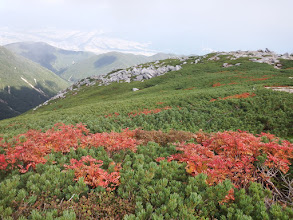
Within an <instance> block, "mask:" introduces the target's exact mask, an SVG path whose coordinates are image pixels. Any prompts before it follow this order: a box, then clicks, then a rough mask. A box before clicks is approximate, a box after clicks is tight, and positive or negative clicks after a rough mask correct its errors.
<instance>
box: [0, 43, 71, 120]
mask: <svg viewBox="0 0 293 220" xmlns="http://www.w3.org/2000/svg"><path fill="white" fill-rule="evenodd" d="M67 86H68V82H66V81H65V80H63V79H61V78H60V77H59V76H57V75H56V74H54V73H53V72H51V71H49V70H47V69H45V68H43V67H42V66H40V65H39V64H37V63H34V62H32V61H30V60H28V59H26V58H24V57H22V56H19V55H16V54H13V53H12V52H11V51H9V50H7V49H6V48H4V47H0V119H4V118H9V117H13V116H16V115H19V114H21V113H23V112H25V111H27V110H29V109H31V108H33V107H35V106H37V105H38V104H40V103H42V102H44V101H46V100H47V99H49V98H50V97H51V96H54V95H55V94H56V93H57V92H58V91H60V90H62V89H65V88H66V87H67Z"/></svg>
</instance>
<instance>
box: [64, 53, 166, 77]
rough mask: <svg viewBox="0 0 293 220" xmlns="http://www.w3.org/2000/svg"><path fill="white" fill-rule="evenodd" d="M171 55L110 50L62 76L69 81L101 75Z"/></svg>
mask: <svg viewBox="0 0 293 220" xmlns="http://www.w3.org/2000/svg"><path fill="white" fill-rule="evenodd" d="M168 57H170V55H169V54H163V53H159V54H156V55H153V56H149V57H148V56H143V55H134V54H126V53H118V52H109V53H105V54H100V55H96V56H93V57H91V58H89V59H86V60H83V61H80V62H78V63H76V64H74V65H72V66H70V67H69V68H68V69H67V70H66V71H64V72H63V73H62V74H61V76H62V77H63V78H64V79H66V80H69V81H73V82H74V81H77V80H80V79H83V78H86V77H89V76H95V75H101V74H106V73H108V72H111V71H112V70H114V69H123V68H127V67H130V66H134V65H137V64H141V63H147V62H151V61H155V60H162V59H166V58H168Z"/></svg>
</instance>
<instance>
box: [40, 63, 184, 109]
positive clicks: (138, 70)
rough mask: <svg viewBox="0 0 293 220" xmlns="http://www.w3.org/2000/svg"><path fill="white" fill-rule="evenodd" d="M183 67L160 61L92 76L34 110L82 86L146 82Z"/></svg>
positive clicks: (134, 89)
mask: <svg viewBox="0 0 293 220" xmlns="http://www.w3.org/2000/svg"><path fill="white" fill-rule="evenodd" d="M178 59H179V60H180V61H185V60H186V58H178ZM181 68H182V67H181V65H176V66H171V65H164V62H162V63H160V62H159V61H157V62H155V63H154V64H150V65H149V66H146V65H139V66H134V67H132V68H128V69H123V70H117V71H114V72H111V73H109V74H107V75H98V76H91V77H88V78H85V79H82V80H80V81H78V82H77V83H75V84H73V85H72V86H70V87H69V88H67V89H66V90H63V91H60V92H59V93H58V94H57V95H56V96H54V97H53V98H51V99H49V100H47V101H46V102H44V103H43V104H41V105H39V106H37V107H36V108H35V109H34V110H36V109H37V108H39V107H40V106H43V105H47V104H48V103H50V102H51V101H53V100H55V99H59V98H65V97H66V94H67V93H68V92H70V91H78V90H79V88H80V87H81V86H93V85H96V84H98V85H99V86H106V85H109V84H111V83H114V82H117V83H122V82H126V83H130V82H131V81H144V80H148V79H151V78H153V77H157V76H161V75H164V74H165V73H167V72H170V71H178V70H180V69H181ZM132 90H133V91H138V89H137V88H133V89H132Z"/></svg>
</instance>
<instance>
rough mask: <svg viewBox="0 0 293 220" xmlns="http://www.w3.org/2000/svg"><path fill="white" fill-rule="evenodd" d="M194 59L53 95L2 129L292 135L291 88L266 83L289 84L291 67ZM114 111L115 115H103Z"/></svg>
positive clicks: (10, 132)
mask: <svg viewBox="0 0 293 220" xmlns="http://www.w3.org/2000/svg"><path fill="white" fill-rule="evenodd" d="M193 60H194V58H191V59H190V60H189V61H187V62H188V63H187V64H185V65H183V66H182V67H183V68H182V69H181V70H180V71H176V72H170V73H167V74H166V75H164V76H160V77H156V78H153V79H150V80H146V81H145V82H132V83H114V84H111V85H109V86H102V87H99V86H91V87H86V86H85V87H82V88H81V89H80V91H79V92H78V93H77V94H75V93H76V92H75V91H73V92H72V93H71V94H68V95H67V98H65V99H62V100H57V101H56V100H55V101H53V102H52V103H50V104H49V105H48V106H44V107H41V108H40V109H38V110H37V111H30V112H29V113H27V114H26V115H23V116H20V117H17V118H13V119H10V120H6V121H5V120H4V121H2V123H1V126H0V134H1V133H2V134H7V135H9V136H12V135H15V134H19V133H22V132H25V131H26V130H28V129H48V128H51V127H52V126H53V125H54V124H55V123H57V122H64V123H67V124H76V123H79V122H82V123H84V124H86V125H87V126H88V128H89V129H90V130H91V131H92V132H103V131H111V130H115V131H120V130H121V129H122V128H126V127H129V128H130V129H134V128H137V127H142V128H144V129H147V130H152V129H155V130H159V129H161V130H164V131H167V130H170V129H176V130H186V131H197V130H199V129H203V130H204V131H208V132H210V131H223V130H237V129H241V130H247V131H249V132H252V133H260V132H271V133H273V134H275V135H277V136H281V137H284V138H292V136H293V128H292V124H293V97H292V94H290V93H285V92H276V91H272V90H269V89H266V88H264V86H272V85H274V86H276V85H282V86H286V85H287V86H290V85H291V86H292V85H293V80H292V79H289V77H292V76H293V70H292V69H282V70H277V69H274V68H273V67H272V66H270V65H267V64H259V63H252V62H250V61H247V59H245V58H242V59H238V60H234V61H230V60H229V62H231V63H237V62H241V63H242V64H241V65H240V66H235V67H229V68H222V67H221V66H222V64H223V62H228V61H227V60H225V58H222V59H221V60H220V61H217V62H215V61H206V60H207V59H205V60H203V61H202V63H199V64H196V65H195V64H190V62H191V61H193ZM165 63H166V64H168V63H170V64H174V65H175V64H179V63H182V62H180V61H178V60H165ZM219 84H220V86H217V85H219ZM132 88H139V89H140V91H136V92H133V91H132ZM242 93H250V94H253V93H254V94H255V96H253V97H249V98H242V99H237V98H231V99H226V100H217V101H213V102H211V100H212V99H217V98H218V97H222V98H224V97H227V96H231V95H235V94H242ZM165 106H170V107H172V108H171V109H169V110H165V111H162V112H160V113H158V114H148V115H145V114H140V115H138V116H136V117H133V118H132V117H129V115H128V113H130V112H135V111H137V112H138V111H141V110H144V109H156V108H163V107H165ZM178 106H179V108H178ZM114 112H117V113H119V115H118V116H117V115H116V116H115V117H104V116H105V115H109V114H113V113H114ZM11 124H12V125H13V126H12V127H11ZM9 125H10V126H9Z"/></svg>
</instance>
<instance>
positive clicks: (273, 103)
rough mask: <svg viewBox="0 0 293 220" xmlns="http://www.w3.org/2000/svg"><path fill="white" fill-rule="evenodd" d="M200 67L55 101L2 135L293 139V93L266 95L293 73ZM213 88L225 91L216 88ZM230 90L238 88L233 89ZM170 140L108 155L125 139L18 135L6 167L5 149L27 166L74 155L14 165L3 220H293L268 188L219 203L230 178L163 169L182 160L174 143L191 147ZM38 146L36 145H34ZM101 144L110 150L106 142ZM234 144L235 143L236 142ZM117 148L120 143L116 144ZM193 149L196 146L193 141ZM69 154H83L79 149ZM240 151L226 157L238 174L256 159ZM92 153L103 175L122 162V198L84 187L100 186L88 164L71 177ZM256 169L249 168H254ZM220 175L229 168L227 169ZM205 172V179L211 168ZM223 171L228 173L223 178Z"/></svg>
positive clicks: (4, 191)
mask: <svg viewBox="0 0 293 220" xmlns="http://www.w3.org/2000/svg"><path fill="white" fill-rule="evenodd" d="M193 60H194V58H193V59H191V60H189V61H188V63H187V64H185V65H183V68H182V69H181V70H180V71H177V72H170V73H167V74H166V75H164V76H161V77H157V78H153V79H151V80H147V81H145V82H133V83H129V84H127V83H120V84H118V83H116V84H112V85H109V86H104V87H98V86H93V87H84V88H82V89H81V90H80V91H79V92H78V94H76V95H74V94H75V91H73V93H72V94H71V95H68V97H67V98H65V99H63V100H58V101H54V102H53V103H51V105H48V106H44V107H42V108H40V109H38V110H37V111H36V112H28V113H26V114H24V115H21V116H19V117H16V118H12V119H8V120H4V121H1V123H0V134H4V136H6V137H10V136H13V135H15V134H18V133H22V132H25V131H26V130H28V129H43V130H47V129H49V128H51V127H52V125H53V124H54V123H56V122H65V123H67V124H69V123H70V124H76V123H79V122H83V123H85V124H87V125H88V127H89V128H90V130H91V132H101V131H103V132H104V131H111V130H117V131H119V130H120V129H121V128H125V127H130V128H131V129H133V128H137V127H142V128H144V129H148V130H151V129H156V130H159V129H161V130H169V129H172V128H175V129H178V130H187V131H195V130H199V129H203V130H205V131H219V130H228V129H232V130H237V129H242V130H249V131H251V132H253V133H259V132H261V131H266V132H272V133H275V134H277V135H279V136H282V137H286V138H290V136H291V137H292V131H293V129H292V124H293V121H292V119H293V94H289V93H285V92H274V91H271V90H268V89H265V88H263V86H264V85H292V84H293V83H292V81H290V80H288V77H291V76H293V70H292V69H288V70H276V69H274V68H273V67H271V66H269V65H266V64H257V63H251V62H248V61H247V60H246V59H241V60H236V61H235V63H236V62H241V63H242V65H241V66H238V67H230V68H228V69H224V68H222V67H221V65H222V63H223V62H230V61H227V60H224V59H222V60H220V61H219V62H208V63H207V62H205V61H204V62H203V63H200V64H197V65H194V64H190V62H191V61H193ZM231 62H234V61H231ZM165 63H170V64H173V65H174V64H178V63H179V61H178V60H168V61H165ZM257 79H262V80H257ZM252 80H254V81H252ZM255 80H257V81H255ZM216 83H221V84H225V85H222V86H218V87H213V85H214V84H216ZM229 83H237V84H230V85H229ZM133 87H137V88H139V89H140V91H136V92H132V90H131V89H132V88H133ZM244 92H249V93H255V96H254V97H250V98H246V99H227V100H217V101H214V102H210V100H211V99H216V98H218V97H227V96H230V95H235V94H241V93H244ZM55 102H56V103H55ZM166 106H171V107H172V109H169V110H165V111H161V112H159V113H156V114H150V115H144V114H142V115H138V116H135V117H129V115H128V113H130V112H138V111H140V110H142V109H145V108H149V109H155V108H162V107H166ZM178 106H180V108H178ZM114 112H118V113H119V116H112V117H105V115H109V113H112V114H113V113H114ZM57 130H58V129H57ZM51 131H52V130H51ZM55 131H56V130H55ZM147 133H149V134H147ZM151 133H153V135H151ZM171 133H172V132H171ZM171 133H170V134H169V135H168V136H166V134H165V135H164V134H162V133H161V134H160V132H156V131H153V132H144V131H140V136H138V137H140V138H141V140H143V141H144V143H142V144H140V145H139V146H138V147H137V151H136V152H135V153H134V152H131V151H118V152H116V153H114V152H112V153H111V152H109V149H110V148H111V147H113V146H119V147H120V146H122V145H120V144H121V143H120V141H121V138H122V136H119V135H117V134H115V135H116V136H114V137H110V136H107V135H108V134H102V135H101V136H100V134H98V135H99V137H97V138H96V139H95V142H91V143H88V142H89V139H88V138H89V137H91V136H90V135H88V136H85V139H82V140H86V141H85V142H84V141H81V139H80V137H79V136H80V133H79V132H76V131H75V132H73V131H71V129H68V128H66V129H64V130H63V131H62V132H60V131H59V130H58V131H56V134H55V133H53V134H51V135H50V134H49V133H47V134H49V135H47V134H46V135H44V136H42V135H43V134H42V135H40V134H39V133H38V132H33V131H31V132H30V134H29V135H28V136H26V137H27V138H26V137H25V136H22V137H19V139H16V140H15V141H16V142H15V141H7V142H5V141H6V140H7V138H4V140H2V142H1V143H3V144H4V145H5V146H6V144H5V143H7V146H8V147H7V148H2V149H1V148H0V156H2V158H1V157H0V159H2V161H1V160H0V162H2V164H3V155H1V154H5V150H6V149H8V150H12V152H15V154H19V152H23V153H22V154H21V155H25V154H26V157H25V156H21V157H20V158H21V159H22V158H25V159H26V160H27V161H30V160H31V158H32V159H34V158H38V155H41V153H42V152H43V153H44V151H46V148H49V149H50V147H53V146H55V147H56V149H58V148H63V147H64V146H66V147H71V149H70V152H67V151H65V152H64V153H61V152H56V151H54V150H53V151H50V152H48V154H47V155H46V157H45V158H46V159H47V160H48V161H47V162H46V163H45V164H38V165H36V168H35V169H34V168H32V167H30V168H29V170H28V172H26V173H25V174H23V173H19V171H18V169H19V167H18V166H15V167H14V168H13V170H9V166H8V169H6V170H0V192H1V193H0V216H1V217H3V219H4V217H11V218H14V219H17V218H18V217H20V216H21V218H19V219H27V218H28V219H45V218H46V219H55V218H57V217H61V218H62V219H127V220H130V219H292V217H293V211H292V205H291V206H289V205H288V206H287V207H284V206H283V207H282V206H280V205H277V203H278V202H277V201H278V200H277V201H276V199H275V198H273V199H271V198H272V197H271V196H270V192H269V191H268V190H264V189H263V186H261V185H260V184H256V183H251V182H250V183H249V184H248V185H249V186H248V185H246V186H245V187H246V188H245V189H244V188H240V189H237V188H235V189H234V197H235V200H229V201H228V202H224V203H223V204H222V200H223V199H224V198H225V196H226V195H227V194H228V191H229V190H230V188H231V187H232V184H231V182H229V180H228V181H227V180H225V181H223V182H222V183H220V184H213V185H208V184H207V180H208V179H206V176H205V175H202V174H200V175H197V171H196V170H193V171H194V172H195V176H194V177H193V176H191V175H190V174H191V173H190V168H192V167H191V166H189V164H188V165H187V164H186V163H185V162H183V163H182V162H176V161H172V162H167V161H166V160H162V161H160V162H157V158H158V157H168V158H169V156H170V155H174V154H176V153H179V152H178V151H177V150H176V148H175V146H174V144H173V143H174V138H175V140H180V139H183V140H189V138H190V136H188V135H187V137H185V138H184V132H180V131H179V132H173V135H172V134H171ZM174 133H175V134H176V135H174ZM36 134H38V135H36ZM35 135H36V136H35ZM112 135H113V133H112ZM124 135H125V134H124ZM185 135H186V133H185ZM82 136H83V135H82ZM164 136H165V137H166V139H164ZM0 137H1V135H0ZM101 137H104V138H101ZM188 137H189V138H188ZM34 138H35V139H36V142H31V140H33V139H34ZM100 138H101V139H100ZM152 138H154V139H152ZM177 138H178V139H177ZM230 138H233V139H230ZM235 138H236V137H235ZM104 139H105V140H106V141H107V142H103V140H104ZM122 139H123V138H122ZM199 139H200V136H199ZM228 139H229V143H230V144H228V146H230V145H232V144H233V143H236V146H237V144H238V143H239V142H236V139H237V138H236V139H234V137H233V136H232V137H229V136H228ZM105 140H104V141H105ZM153 140H157V141H156V142H157V143H154V142H153ZM231 140H233V142H232V144H231V142H230V141H231ZM247 140H249V139H247ZM72 141H73V142H72ZM117 141H118V143H120V144H117ZM226 141H227V140H226ZM234 141H235V142H234ZM188 142H189V143H190V142H191V143H193V142H195V141H194V140H189V141H188ZM246 142H247V143H246ZM263 142H267V139H263ZM82 143H83V144H87V143H88V145H86V147H84V146H85V145H83V144H82ZM93 143H96V144H101V143H102V146H103V147H92V146H91V145H92V144H93ZM108 143H110V144H108ZM195 143H196V142H195ZM217 143H218V144H219V145H224V146H223V148H226V146H225V144H226V143H227V142H223V143H221V139H217ZM240 143H244V142H240ZM254 144H255V143H254V141H251V142H250V141H245V144H244V145H245V148H244V149H243V145H242V144H241V146H240V145H239V146H238V149H239V150H240V152H241V151H245V149H246V147H247V145H254ZM262 144H264V143H262ZM268 144H269V143H268ZM63 145H64V146H63ZM108 145H109V146H110V147H109V146H108ZM124 145H125V146H127V147H129V146H131V142H130V141H129V140H127V142H124ZM14 146H17V150H16V151H14ZM72 146H78V147H77V149H76V150H75V149H74V148H73V147H72ZM195 146H196V147H195V148H194V149H197V148H198V149H199V153H195V152H194V151H192V152H191V153H192V154H191V157H193V156H194V157H195V158H197V157H196V156H199V155H200V154H201V152H202V151H201V150H200V149H201V147H200V146H201V145H200V146H198V145H195ZM268 146H271V145H270V144H269V145H268ZM66 147H65V148H64V149H66ZM273 148H274V149H276V146H275V145H274V146H273ZM19 149H20V150H19ZM233 149H234V146H233V148H232V150H230V152H229V150H228V152H229V154H228V155H231V158H234V157H235V158H236V160H235V162H237V163H236V164H237V166H236V164H235V167H236V168H237V167H239V164H241V162H242V161H239V160H241V159H242V156H244V155H246V157H243V158H244V159H247V158H248V157H247V155H249V156H250V155H251V153H250V151H248V152H245V153H240V152H239V151H237V152H236V155H234V154H235V152H234V151H235V150H233ZM260 151H261V150H260ZM233 152H234V153H233ZM278 152H279V151H277V153H278ZM187 153H188V152H187ZM6 154H7V153H6ZM220 154H221V153H220ZM220 154H216V153H215V158H217V159H216V161H215V162H216V164H218V165H219V163H222V162H226V159H227V158H224V160H223V161H221V160H219V158H218V157H219V156H220ZM89 155H90V156H91V157H93V158H95V159H96V160H101V161H103V165H102V166H101V168H102V169H103V170H104V171H107V172H111V173H112V172H113V171H114V170H115V168H114V165H113V162H114V164H115V163H116V164H117V163H118V164H119V163H121V167H122V168H121V169H120V170H119V176H120V178H119V181H120V183H119V186H118V187H117V188H116V189H115V190H113V191H106V190H105V189H103V188H101V187H97V188H93V187H92V186H89V185H88V184H90V183H91V182H87V183H85V182H84V181H85V179H89V178H91V176H93V175H95V176H94V177H95V178H93V180H97V179H99V178H101V176H100V172H101V170H98V169H96V168H94V166H95V165H93V164H91V163H90V166H87V169H88V170H89V172H85V173H84V172H83V174H81V173H80V172H76V173H74V171H73V170H68V169H67V168H65V166H64V165H69V164H72V163H73V162H74V161H75V160H80V159H82V158H83V157H84V156H87V157H88V156H89ZM204 155H205V154H204ZM12 158H13V157H12ZM239 158H240V159H239ZM262 158H264V157H263V154H261V156H259V157H257V159H259V161H254V162H255V165H258V164H260V163H262V162H261V161H260V160H261V159H262ZM74 159H75V160H74ZM228 159H229V157H228ZM22 160H24V159H22ZM4 161H5V160H4ZM9 161H10V160H8V162H9ZM197 161H199V163H198V164H200V163H201V159H197ZM197 161H196V162H197ZM230 161H231V160H230ZM18 163H20V164H23V163H24V165H25V164H27V163H25V162H23V161H21V160H20V161H17V162H16V165H17V164H18ZM99 163H100V162H99ZM244 163H245V160H244ZM203 164H204V163H203ZM246 164H247V163H246ZM0 165H1V163H0ZM87 165H89V164H87ZM255 165H254V164H253V165H252V169H253V170H254V167H255ZM204 166H205V165H204ZM204 166H202V167H204ZM212 166H213V163H212ZM95 167H96V166H95ZM219 167H222V164H221V165H220V166H219ZM244 168H245V170H241V169H240V171H239V172H238V170H237V169H236V171H235V169H231V170H234V171H233V172H235V175H233V177H235V176H236V177H237V176H238V177H237V178H239V174H240V180H243V182H245V181H246V180H244V178H245V174H246V172H250V171H249V170H250V168H248V169H247V170H248V171H246V168H247V166H245V167H244ZM71 169H72V168H71ZM194 169H196V168H194ZM203 169H204V171H205V169H206V168H203ZM221 169H222V168H221ZM212 170H213V169H212ZM223 170H224V169H223ZM223 170H222V171H223ZM198 172H200V171H198ZM223 173H224V174H223V175H226V174H225V172H223ZM220 174H222V172H221V173H220ZM261 174H262V173H260V172H255V173H254V175H261ZM80 175H82V176H83V177H84V178H79V179H78V181H77V178H76V177H77V176H80ZM292 176H293V170H292V165H291V168H290V170H289V172H288V173H287V176H286V178H288V181H291V180H292ZM268 179H269V180H270V181H271V180H272V181H273V182H274V183H275V186H278V187H279V189H283V190H284V188H283V183H284V182H282V181H283V180H281V178H280V177H279V176H276V177H273V178H268ZM260 180H262V179H260ZM99 181H100V180H99ZM284 191H285V190H284ZM289 199H290V198H289ZM269 202H272V204H269ZM26 217H27V218H26ZM61 218H60V219H61Z"/></svg>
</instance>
